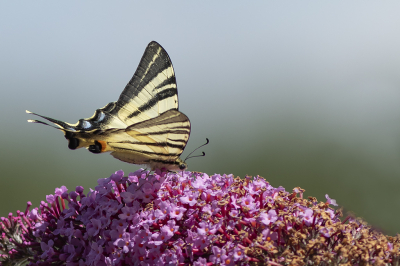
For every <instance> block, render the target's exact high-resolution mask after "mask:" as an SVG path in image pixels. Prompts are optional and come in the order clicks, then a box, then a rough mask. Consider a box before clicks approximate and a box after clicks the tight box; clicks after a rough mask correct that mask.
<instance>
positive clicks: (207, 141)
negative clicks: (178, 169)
mask: <svg viewBox="0 0 400 266" xmlns="http://www.w3.org/2000/svg"><path fill="white" fill-rule="evenodd" d="M209 142H210V141H209V140H208V138H206V143H204V144H203V145H200V146H199V147H197V148H196V149H194V150H193V151H192V152H191V153H189V155H188V156H187V157H186V159H185V160H184V162H186V160H187V159H190V158H194V157H202V156H205V155H206V154H205V152H204V151H203V152H202V153H203V154H202V155H196V156H192V157H190V155H192V153H193V152H195V151H197V150H198V149H200V148H201V147H204V146H206V145H207V144H208V143H209Z"/></svg>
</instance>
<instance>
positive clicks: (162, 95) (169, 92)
mask: <svg viewBox="0 0 400 266" xmlns="http://www.w3.org/2000/svg"><path fill="white" fill-rule="evenodd" d="M177 94H178V92H177V90H176V88H170V89H165V90H163V91H160V92H159V93H156V94H155V95H154V96H153V98H151V99H150V100H149V101H148V102H146V103H145V104H143V105H142V106H140V107H139V108H138V110H137V111H135V112H133V113H131V114H130V115H128V118H132V117H134V116H138V115H140V114H141V113H142V112H143V111H147V110H149V109H151V108H153V107H154V106H155V105H156V104H157V103H158V102H159V101H161V100H164V99H167V98H170V97H174V96H175V95H177ZM176 110H177V109H176Z"/></svg>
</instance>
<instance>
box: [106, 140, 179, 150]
mask: <svg viewBox="0 0 400 266" xmlns="http://www.w3.org/2000/svg"><path fill="white" fill-rule="evenodd" d="M114 143H124V144H125V143H126V144H134V145H137V146H140V145H143V146H153V147H171V148H177V149H182V150H183V149H184V148H185V146H186V145H178V144H173V143H170V142H141V141H129V140H126V141H118V142H110V143H109V144H110V145H112V144H114ZM185 144H186V142H185Z"/></svg>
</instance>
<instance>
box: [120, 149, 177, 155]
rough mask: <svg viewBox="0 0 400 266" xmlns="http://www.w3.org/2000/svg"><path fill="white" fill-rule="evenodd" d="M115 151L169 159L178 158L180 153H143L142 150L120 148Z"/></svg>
mask: <svg viewBox="0 0 400 266" xmlns="http://www.w3.org/2000/svg"><path fill="white" fill-rule="evenodd" d="M117 150H118V151H119V150H124V151H130V152H136V153H142V154H146V155H157V156H164V157H170V156H176V157H177V156H179V155H181V153H176V154H175V153H167V154H166V153H161V152H153V151H143V150H136V149H129V148H121V147H118V148H117Z"/></svg>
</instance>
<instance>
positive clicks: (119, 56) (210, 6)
mask: <svg viewBox="0 0 400 266" xmlns="http://www.w3.org/2000/svg"><path fill="white" fill-rule="evenodd" d="M399 14H400V2H399V1H351V2H350V1H254V2H251V3H249V2H246V3H244V2H239V1H229V2H227V1H226V2H217V3H216V2H215V1H201V2H198V3H194V2H189V1H141V2H139V1H113V2H111V1H65V2H59V1H57V2H55V1H7V2H6V1H2V2H1V3H0V36H1V42H0V90H1V95H2V97H1V104H0V111H1V114H2V115H1V116H0V122H1V124H0V125H1V126H0V136H1V138H0V145H1V146H0V147H1V151H0V168H1V170H2V174H1V176H0V181H1V186H0V215H2V216H4V215H7V213H8V212H10V211H13V212H15V210H16V209H24V208H25V207H24V206H25V202H26V201H28V200H31V201H33V203H34V205H35V206H37V205H38V204H39V202H40V200H44V199H45V195H46V194H50V193H53V192H54V188H55V187H60V186H61V185H66V186H67V187H68V188H69V189H74V187H75V186H77V185H82V186H84V187H85V188H86V189H88V188H89V187H92V188H93V187H94V186H95V185H96V180H97V179H98V178H103V177H107V176H109V175H110V174H111V173H113V172H114V171H116V170H119V169H123V170H124V171H125V172H126V173H129V172H131V171H134V170H136V169H137V168H138V167H137V166H134V165H128V164H125V163H122V162H119V161H117V160H115V159H113V158H112V157H111V156H109V155H94V154H91V153H89V152H88V151H86V150H79V151H70V150H69V149H68V148H67V141H66V140H65V139H64V138H63V136H62V134H61V133H60V132H58V131H56V130H52V129H51V128H48V127H45V126H40V125H32V124H28V123H27V122H26V120H27V119H30V118H32V117H31V116H29V115H27V114H25V109H28V110H30V111H34V112H37V113H39V114H43V115H47V116H50V117H54V118H57V119H61V120H64V121H67V122H76V121H77V120H78V119H80V118H84V117H89V116H91V115H92V114H93V112H94V110H95V109H96V108H99V107H103V106H104V105H105V104H107V103H108V102H110V101H114V100H116V99H118V96H119V94H120V93H121V91H122V89H123V88H124V86H125V85H126V83H127V82H128V81H129V79H130V78H131V76H132V75H133V73H134V71H135V69H136V67H137V64H138V63H139V60H140V58H141V56H142V54H143V52H144V49H145V47H146V45H147V44H148V43H149V42H150V41H152V40H155V41H157V42H159V43H160V44H161V45H162V46H163V47H164V48H165V49H166V50H167V52H168V53H169V55H170V57H171V59H172V62H173V64H174V68H175V73H176V76H177V82H178V89H179V100H180V110H181V111H182V112H184V113H185V114H186V115H188V117H189V118H190V120H191V122H192V135H191V137H190V141H189V144H188V146H187V148H186V150H185V152H184V154H183V155H184V156H186V155H187V154H188V153H189V152H190V151H192V150H193V149H194V148H196V147H197V146H199V145H200V144H202V143H203V142H204V141H205V138H206V137H208V138H209V139H210V144H209V145H208V146H207V147H204V149H203V150H204V151H205V152H206V154H207V156H206V157H205V158H197V159H192V160H189V161H188V163H189V170H194V171H203V172H207V173H208V174H213V173H233V174H235V175H239V176H244V175H245V174H249V175H257V174H259V175H261V176H263V177H265V178H266V179H267V180H268V181H270V182H271V184H272V185H273V186H280V185H282V186H284V187H286V189H287V190H291V189H292V188H293V187H295V186H300V187H302V188H304V189H306V194H307V195H312V196H316V197H318V199H319V200H324V195H325V194H326V193H328V194H329V195H330V196H331V197H332V198H335V199H336V200H337V201H338V203H339V204H340V205H342V206H344V207H345V209H346V210H351V211H353V212H355V213H356V215H357V216H362V217H364V218H365V219H366V220H367V221H368V222H370V223H372V224H373V225H374V226H376V227H378V228H381V229H383V230H385V232H387V233H390V234H394V233H396V232H400V229H399V226H398V221H399V218H400V214H399V212H398V209H399V207H400V193H399V192H398V191H399V188H400V163H399V162H400V126H399V125H400V104H399V103H400V75H399V74H400V49H399V47H400V34H399V32H400V16H399Z"/></svg>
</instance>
